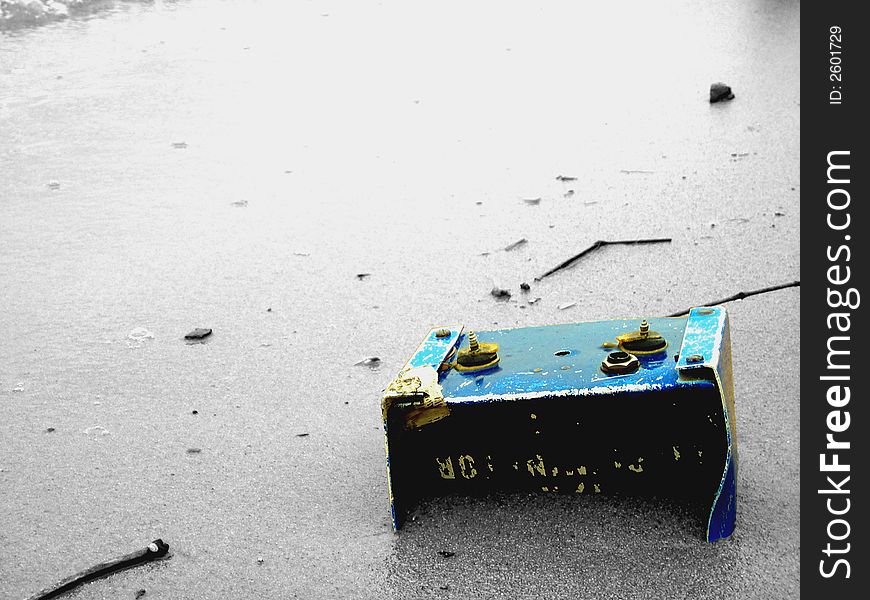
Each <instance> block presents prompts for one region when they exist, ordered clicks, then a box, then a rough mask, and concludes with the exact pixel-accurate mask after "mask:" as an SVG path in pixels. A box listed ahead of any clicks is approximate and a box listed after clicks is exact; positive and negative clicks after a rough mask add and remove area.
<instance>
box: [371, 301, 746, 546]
mask: <svg viewBox="0 0 870 600" xmlns="http://www.w3.org/2000/svg"><path fill="white" fill-rule="evenodd" d="M496 346H497V348H496ZM382 414H383V421H384V432H385V442H386V450H387V479H388V483H389V494H390V505H391V510H392V519H393V526H394V528H396V529H398V528H399V527H400V526H401V524H402V522H403V521H404V519H405V516H406V514H407V512H408V510H409V509H410V508H411V507H413V505H414V504H415V502H416V501H417V500H419V499H420V498H423V497H431V496H437V495H443V494H451V493H455V494H467V495H475V494H485V493H487V492H489V491H493V490H515V491H530V490H535V491H538V492H545V493H582V494H596V493H613V492H618V493H623V494H639V495H661V496H675V497H681V498H689V499H692V500H696V501H698V502H701V503H704V505H705V506H707V507H709V511H708V513H707V514H708V515H709V516H708V517H707V522H706V539H707V540H708V541H711V542H712V541H714V540H717V539H720V538H725V537H728V536H730V535H731V533H732V532H733V530H734V522H735V512H736V499H735V491H736V490H735V480H736V471H737V438H736V433H735V417H734V392H733V384H732V377H731V346H730V340H729V331H728V317H727V314H726V312H725V310H724V309H723V308H721V307H701V308H695V309H692V311H691V312H690V314H689V315H688V317H681V318H653V319H649V320H648V321H647V320H643V321H641V320H640V319H625V320H613V321H599V322H592V323H573V324H566V325H552V326H547V327H529V328H519V329H502V330H495V331H477V332H474V333H472V332H467V333H466V332H464V331H463V327H462V326H451V327H438V328H435V329H432V330H431V331H430V332H429V335H427V336H426V338H425V339H424V341H423V343H422V344H421V345H420V347H419V348H418V349H417V351H416V352H415V353H414V355H413V356H412V357H411V359H410V360H409V361H408V363H407V364H406V365H405V367H404V368H403V369H402V371H401V372H400V373H399V375H398V376H397V377H396V378H395V379H394V380H393V381H392V382H391V383H390V385H389V386H388V387H387V389H386V391H385V393H384V397H383V400H382ZM705 512H707V511H705Z"/></svg>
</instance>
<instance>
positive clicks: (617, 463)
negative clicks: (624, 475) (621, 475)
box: [613, 461, 622, 469]
mask: <svg viewBox="0 0 870 600" xmlns="http://www.w3.org/2000/svg"><path fill="white" fill-rule="evenodd" d="M613 466H614V467H616V468H617V469H621V468H622V463H621V462H616V461H613Z"/></svg>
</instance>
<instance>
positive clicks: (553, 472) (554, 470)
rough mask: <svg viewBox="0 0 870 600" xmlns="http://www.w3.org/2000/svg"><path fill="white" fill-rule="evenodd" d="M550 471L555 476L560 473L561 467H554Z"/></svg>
mask: <svg viewBox="0 0 870 600" xmlns="http://www.w3.org/2000/svg"><path fill="white" fill-rule="evenodd" d="M550 472H551V473H552V475H553V477H555V476H556V475H558V474H559V467H553V470H552V471H550Z"/></svg>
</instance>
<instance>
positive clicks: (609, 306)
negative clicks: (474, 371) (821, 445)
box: [0, 0, 800, 599]
mask: <svg viewBox="0 0 870 600" xmlns="http://www.w3.org/2000/svg"><path fill="white" fill-rule="evenodd" d="M798 25H799V7H798V5H797V3H789V2H773V1H755V2H748V3H743V4H741V5H738V6H725V5H721V4H716V5H704V6H702V5H695V4H690V3H686V4H684V5H683V4H681V5H676V4H674V5H673V6H671V5H668V6H667V7H662V6H655V7H652V6H649V5H647V4H643V3H627V4H625V5H622V4H620V6H596V7H582V6H579V5H574V4H572V3H562V4H553V5H548V6H547V7H546V8H540V7H537V6H533V5H527V4H526V5H523V6H521V7H516V6H513V7H510V8H508V7H505V6H502V5H501V4H500V3H488V4H482V5H477V4H475V5H473V6H472V5H468V4H467V3H457V4H450V3H448V4H443V3H442V4H437V5H435V4H433V5H427V6H426V7H424V8H419V7H418V8H411V7H409V6H405V5H404V4H403V3H398V2H383V3H379V4H377V5H376V6H374V7H369V8H367V9H363V8H362V7H359V6H356V5H355V4H353V3H335V2H330V3H315V2H304V3H293V4H292V6H285V3H282V2H277V1H265V0H264V1H261V2H243V1H237V2H220V3H217V2H206V1H205V0H193V1H190V2H153V3H147V2H142V3H125V2H118V3H112V2H107V3H105V5H104V6H103V7H102V9H101V10H100V11H96V12H94V13H92V14H90V15H88V16H83V17H76V18H73V19H70V20H66V21H62V22H58V23H53V24H50V25H46V26H42V27H37V28H26V29H17V30H14V31H7V32H0V297H2V305H3V308H2V310H0V498H2V501H0V502H2V507H3V510H0V573H2V576H0V597H3V598H18V597H25V596H27V595H28V594H31V593H33V592H35V591H37V590H39V589H41V588H43V587H46V586H48V585H50V584H52V583H53V582H56V581H58V580H59V579H61V578H63V577H65V576H67V575H69V574H71V573H73V572H75V571H78V570H82V569H85V568H87V567H89V566H91V565H93V564H95V563H97V562H100V561H103V560H107V559H109V558H111V557H113V556H117V555H119V554H123V553H126V552H130V551H132V550H135V549H137V548H140V547H142V546H144V545H145V544H147V543H148V542H149V541H150V540H151V539H153V538H156V537H162V538H163V539H164V540H166V541H167V542H168V543H169V544H170V546H171V549H172V557H171V558H170V559H169V560H166V561H161V562H160V563H159V564H153V565H149V566H145V567H139V568H137V569H134V570H131V571H127V572H124V573H121V574H118V575H115V576H112V577H111V578H109V579H105V580H102V581H99V582H95V583H91V584H88V585H86V586H84V587H82V588H81V589H80V590H79V591H77V592H75V593H74V594H72V595H71V596H70V597H74V598H80V599H86V598H87V599H90V598H125V597H130V598H132V597H133V596H134V594H135V593H136V591H137V590H141V589H144V590H146V596H145V598H173V599H184V598H197V599H200V598H201V599H211V598H227V597H250V598H253V597H258V598H295V597H299V598H396V599H401V598H473V597H486V598H540V597H565V598H568V597H570V598H794V597H797V596H798V594H799V590H798V582H799V579H798V577H799V576H798V549H799V538H798V525H799V518H800V503H799V499H798V468H799V458H798V450H799V438H798V425H799V402H800V397H799V385H798V371H799V343H800V331H799V327H798V323H799V321H798V317H799V308H800V305H799V298H800V292H799V288H792V289H786V290H782V291H778V292H772V293H769V294H765V295H761V296H756V297H753V298H749V299H746V300H744V301H742V302H735V303H731V304H729V305H728V309H729V312H730V315H731V319H732V343H733V353H734V375H735V386H736V404H737V419H738V422H737V430H738V436H739V443H740V458H741V465H740V471H739V477H738V494H739V497H738V502H739V506H738V525H737V531H736V533H735V535H734V537H733V538H732V539H731V540H728V541H725V542H720V543H716V544H712V545H711V544H706V543H704V542H703V540H702V535H701V532H700V531H699V530H698V524H697V521H696V519H695V518H693V517H692V516H691V515H689V514H687V513H686V511H684V510H682V509H680V508H678V507H674V506H671V505H670V504H668V503H666V502H657V501H654V500H645V501H642V500H629V499H620V498H613V497H604V496H595V497H593V496H579V495H578V496H554V495H543V494H542V495H536V496H519V497H518V496H499V497H494V498H476V499H469V498H443V499H438V500H432V501H429V502H426V503H424V504H423V505H421V506H420V507H419V509H418V510H417V511H416V512H415V513H414V515H413V519H412V520H411V521H410V522H409V523H408V524H407V526H406V527H405V528H404V529H403V530H402V532H401V533H400V534H399V535H396V534H393V533H392V531H391V530H390V526H389V522H388V503H387V497H386V479H385V473H384V456H383V439H382V434H381V431H382V428H381V422H380V409H379V398H380V393H381V390H382V389H383V388H384V387H385V386H386V385H387V383H388V382H389V381H390V379H391V378H392V376H393V375H394V374H395V373H396V372H397V370H398V369H399V368H400V367H401V366H402V364H403V363H404V361H405V360H406V359H407V358H408V356H409V355H410V353H411V352H412V351H413V350H414V348H415V347H416V345H417V343H418V342H419V340H420V339H421V338H422V336H423V335H424V334H425V333H426V332H427V331H428V330H429V328H430V327H431V326H434V325H439V324H443V323H455V322H462V323H465V324H466V325H467V326H468V327H471V328H476V329H487V328H493V327H495V326H498V327H512V326H531V325H541V324H549V323H565V322H576V321H583V320H595V319H607V318H616V317H625V316H654V315H663V314H669V313H672V312H674V311H677V310H680V309H683V308H686V307H688V306H692V305H698V304H704V303H708V302H711V301H714V300H716V299H718V298H722V297H725V296H729V295H731V294H733V293H736V292H738V291H741V290H745V291H748V290H751V289H755V288H760V287H764V286H768V285H774V284H778V283H784V282H788V281H793V280H795V279H799V266H800V257H799V219H800V206H799V195H800V185H799V155H798V150H799V146H798V142H799V113H800V104H799V103H800V89H799V62H798V58H799V53H798V42H799V34H798ZM720 80H721V81H725V82H727V83H728V84H729V85H731V86H732V87H733V88H734V92H735V94H736V98H735V100H733V101H732V102H729V103H722V104H715V105H710V104H709V103H708V102H707V92H708V88H709V85H710V83H712V82H714V81H720ZM558 175H567V176H572V177H576V178H577V179H576V181H567V182H563V181H559V180H557V179H556V177H557V176H558ZM569 190H573V194H571V193H569ZM531 198H541V200H540V203H538V204H530V203H527V202H524V199H531ZM627 237H670V238H673V242H672V243H671V244H667V245H653V246H645V247H630V246H614V247H607V248H604V249H602V250H600V251H598V252H596V253H593V254H591V255H589V256H587V257H585V258H584V259H583V261H582V262H580V263H579V264H577V265H576V266H574V267H573V268H571V269H569V270H566V271H563V272H561V273H559V274H557V275H553V276H552V277H548V278H547V279H545V280H544V281H542V282H540V283H534V282H533V278H534V277H535V276H536V275H539V274H541V273H543V272H544V271H546V270H548V269H550V268H551V267H553V266H554V265H556V264H558V263H560V262H562V261H563V260H564V259H566V258H567V257H569V256H571V255H573V254H575V253H577V252H579V251H581V250H582V249H584V248H586V247H587V246H589V245H590V244H591V243H592V242H594V241H596V240H599V239H624V238H627ZM521 238H526V239H527V240H528V243H526V244H523V245H521V246H519V247H517V248H516V249H514V250H512V251H509V252H505V251H504V250H503V248H504V247H505V246H507V245H509V244H511V243H513V242H516V241H517V240H519V239H521ZM358 273H370V274H371V275H370V276H369V277H366V278H363V279H360V278H358V277H357V274H358ZM523 281H528V282H530V283H531V284H532V289H531V291H530V292H529V293H528V294H522V293H521V292H520V290H519V284H520V283H521V282H523ZM494 285H497V286H500V287H504V288H508V289H510V290H511V291H512V292H513V296H512V298H511V299H510V300H509V301H507V302H499V301H496V299H495V298H493V297H492V296H490V289H491V288H492V287H493V286H494ZM537 297H540V298H541V300H540V301H539V302H536V303H534V304H529V303H528V302H527V300H528V299H533V298H537ZM569 303H575V304H574V306H572V307H571V308H568V309H565V310H560V309H559V308H558V307H559V306H560V305H564V304H569ZM195 327H208V328H213V330H214V333H213V335H211V336H210V337H208V338H206V340H205V342H204V343H197V344H190V343H187V342H186V341H185V340H184V339H183V337H184V335H185V334H186V333H187V332H189V331H190V330H192V329H193V328H195ZM367 356H378V357H380V358H381V364H380V367H379V368H375V369H371V368H368V367H361V366H354V363H356V362H357V361H359V360H360V359H362V358H365V357H367ZM194 411H196V414H194ZM49 428H53V431H51V432H49V431H48V429H49ZM303 433H304V434H308V435H307V436H299V434H303ZM191 450H193V451H191ZM196 450H199V451H196ZM442 550H444V551H450V552H455V554H454V555H453V556H451V557H449V558H445V557H443V556H441V555H440V554H439V551H442Z"/></svg>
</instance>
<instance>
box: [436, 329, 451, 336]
mask: <svg viewBox="0 0 870 600" xmlns="http://www.w3.org/2000/svg"><path fill="white" fill-rule="evenodd" d="M435 337H437V338H446V337H450V330H449V329H443V328H442V329H439V330H438V331H436V332H435Z"/></svg>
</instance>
